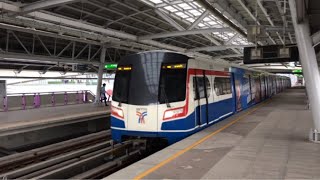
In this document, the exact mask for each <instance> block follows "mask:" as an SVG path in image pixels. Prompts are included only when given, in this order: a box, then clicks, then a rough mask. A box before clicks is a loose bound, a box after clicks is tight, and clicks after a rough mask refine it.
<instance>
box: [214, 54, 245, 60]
mask: <svg viewBox="0 0 320 180" xmlns="http://www.w3.org/2000/svg"><path fill="white" fill-rule="evenodd" d="M242 56H243V54H228V55H222V56H215V57H213V58H214V59H215V58H217V59H221V58H233V57H242Z"/></svg>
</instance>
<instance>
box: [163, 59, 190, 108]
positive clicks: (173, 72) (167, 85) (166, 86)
mask: <svg viewBox="0 0 320 180" xmlns="http://www.w3.org/2000/svg"><path fill="white" fill-rule="evenodd" d="M160 74H161V78H160V86H159V102H160V104H164V103H167V104H168V103H171V102H178V101H184V100H185V97H186V78H187V65H186V64H184V63H175V64H171V63H170V64H166V63H164V64H162V66H161V73H160Z"/></svg>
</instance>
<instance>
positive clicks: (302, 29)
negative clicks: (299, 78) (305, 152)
mask: <svg viewBox="0 0 320 180" xmlns="http://www.w3.org/2000/svg"><path fill="white" fill-rule="evenodd" d="M289 5H290V11H291V15H292V22H293V25H294V29H295V34H296V39H297V44H298V48H299V52H300V53H299V55H300V62H301V65H302V68H303V75H304V78H305V81H306V84H307V86H306V89H307V93H308V97H309V103H310V106H311V112H312V117H313V122H314V129H312V130H311V132H310V136H309V137H310V140H311V141H314V142H320V111H319V110H318V108H319V107H320V74H319V69H318V63H317V59H316V53H315V50H314V48H313V46H312V39H311V36H310V30H309V21H308V19H304V20H303V21H301V22H300V21H299V22H298V20H297V6H296V2H295V0H289ZM300 8H301V7H300Z"/></svg>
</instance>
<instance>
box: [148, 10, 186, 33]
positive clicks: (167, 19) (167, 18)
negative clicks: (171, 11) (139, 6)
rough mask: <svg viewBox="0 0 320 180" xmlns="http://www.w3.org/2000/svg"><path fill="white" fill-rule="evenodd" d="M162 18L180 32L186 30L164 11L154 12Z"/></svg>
mask: <svg viewBox="0 0 320 180" xmlns="http://www.w3.org/2000/svg"><path fill="white" fill-rule="evenodd" d="M154 11H155V12H156V13H157V14H158V15H159V16H160V17H162V18H163V19H164V20H166V21H167V22H168V23H170V24H171V26H173V27H174V28H176V29H178V30H179V31H183V30H185V28H184V27H182V26H181V25H180V24H178V23H177V22H175V21H174V20H173V19H172V18H170V17H169V16H168V15H167V14H165V13H163V12H162V11H160V10H158V9H155V10H154Z"/></svg>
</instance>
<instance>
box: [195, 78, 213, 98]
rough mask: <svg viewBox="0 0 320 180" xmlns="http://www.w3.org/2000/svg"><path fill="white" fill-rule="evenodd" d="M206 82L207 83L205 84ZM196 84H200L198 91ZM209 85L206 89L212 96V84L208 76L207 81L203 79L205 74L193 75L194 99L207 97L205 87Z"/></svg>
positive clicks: (208, 94)
mask: <svg viewBox="0 0 320 180" xmlns="http://www.w3.org/2000/svg"><path fill="white" fill-rule="evenodd" d="M204 83H206V84H204ZM196 85H197V86H198V90H199V91H198V93H197V91H196ZM204 85H206V87H207V89H206V91H207V96H208V97H210V94H211V86H210V81H209V79H208V78H207V77H205V82H204V81H203V76H201V77H193V92H194V94H195V96H194V99H195V100H197V99H202V98H205V97H206V95H205V92H204V89H205V86H204Z"/></svg>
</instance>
